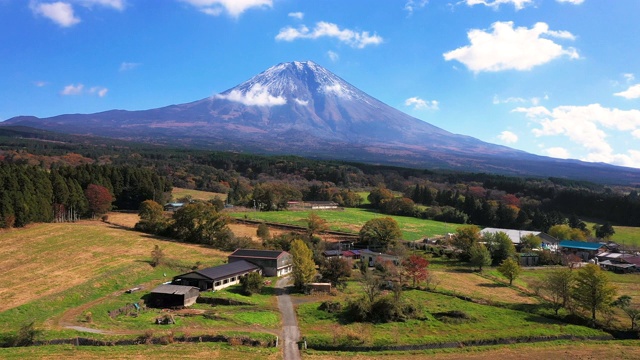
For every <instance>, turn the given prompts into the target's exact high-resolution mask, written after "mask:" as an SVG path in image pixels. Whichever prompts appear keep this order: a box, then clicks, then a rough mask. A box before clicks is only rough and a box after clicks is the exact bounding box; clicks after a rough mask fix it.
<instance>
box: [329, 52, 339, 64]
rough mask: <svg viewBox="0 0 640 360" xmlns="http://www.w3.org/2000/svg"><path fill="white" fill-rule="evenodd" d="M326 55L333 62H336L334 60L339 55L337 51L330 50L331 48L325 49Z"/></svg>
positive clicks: (337, 58) (336, 59)
mask: <svg viewBox="0 0 640 360" xmlns="http://www.w3.org/2000/svg"><path fill="white" fill-rule="evenodd" d="M327 56H328V57H329V59H331V61H333V62H336V61H338V60H340V55H338V53H337V52H335V51H331V50H329V51H327Z"/></svg>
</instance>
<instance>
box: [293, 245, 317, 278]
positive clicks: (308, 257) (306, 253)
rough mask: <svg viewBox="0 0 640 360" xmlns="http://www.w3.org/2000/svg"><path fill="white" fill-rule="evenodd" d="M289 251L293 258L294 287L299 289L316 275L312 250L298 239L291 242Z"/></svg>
mask: <svg viewBox="0 0 640 360" xmlns="http://www.w3.org/2000/svg"><path fill="white" fill-rule="evenodd" d="M289 252H290V253H291V257H292V260H293V284H294V286H295V287H296V289H298V290H301V289H302V288H303V287H304V285H305V284H307V283H310V282H311V281H313V278H314V277H315V275H316V264H315V263H314V262H313V252H312V251H311V249H309V247H308V246H307V244H305V243H304V241H302V240H300V239H297V240H294V241H293V242H292V243H291V251H289Z"/></svg>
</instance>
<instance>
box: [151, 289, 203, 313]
mask: <svg viewBox="0 0 640 360" xmlns="http://www.w3.org/2000/svg"><path fill="white" fill-rule="evenodd" d="M198 295H200V290H198V288H197V287H193V286H183V285H171V284H162V285H160V286H158V287H157V288H155V289H153V290H151V293H150V294H149V300H147V304H148V305H149V306H151V307H179V306H191V305H193V304H195V302H196V299H197V298H198Z"/></svg>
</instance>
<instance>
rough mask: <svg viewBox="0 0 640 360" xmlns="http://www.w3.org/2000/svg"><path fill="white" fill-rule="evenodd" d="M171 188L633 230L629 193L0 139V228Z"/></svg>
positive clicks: (634, 189)
mask: <svg viewBox="0 0 640 360" xmlns="http://www.w3.org/2000/svg"><path fill="white" fill-rule="evenodd" d="M172 186H176V187H181V188H187V189H198V190H205V191H212V192H218V193H226V194H228V199H227V202H228V203H229V204H232V205H235V206H245V207H248V208H256V209H258V208H259V209H260V210H263V211H277V210H284V209H286V208H287V206H288V202H290V201H296V200H306V201H334V202H337V203H338V204H339V205H341V206H344V207H357V206H368V207H371V208H374V209H376V210H378V211H379V212H381V213H384V214H392V215H404V216H414V217H418V218H424V219H434V220H439V221H446V222H451V223H460V224H465V223H470V224H476V225H479V226H490V227H500V228H513V229H523V230H525V229H526V230H539V231H547V230H548V229H549V228H550V227H552V226H554V225H559V224H563V225H569V226H570V227H572V228H575V229H580V230H581V233H582V234H583V235H582V236H583V237H584V236H591V235H592V234H591V229H587V228H586V225H585V223H584V222H583V220H582V219H589V220H590V221H595V222H598V223H600V224H604V225H606V226H607V227H610V226H611V224H614V225H621V226H640V196H639V194H638V188H639V185H638V184H598V183H593V182H586V181H580V180H572V179H564V178H535V177H528V178H522V177H512V176H503V175H496V174H477V173H463V172H452V171H444V170H437V169H412V168H398V167H390V166H379V165H372V164H359V163H348V162H340V161H327V160H318V159H305V158H300V157H294V156H260V155H249V154H241V153H231V152H210V151H205V150H193V149H180V148H167V147H161V146H152V145H141V144H135V143H130V142H125V141H119V140H107V139H101V138H89V137H81V136H73V135H62V134H55V133H50V132H44V131H40V130H33V129H29V128H19V127H15V128H11V127H5V128H1V129H0V199H1V202H0V227H14V226H15V227H21V226H25V225H27V224H29V223H32V222H51V221H66V220H69V219H71V220H73V219H75V218H77V217H91V216H98V215H100V214H101V213H104V212H106V211H107V210H110V209H117V210H138V209H139V207H140V204H141V203H142V202H143V201H144V200H154V201H155V202H158V203H160V204H162V203H165V202H167V201H170V200H171V198H170V190H171V188H172ZM364 191H366V192H368V193H369V195H368V196H367V199H365V198H364V197H363V195H362V193H363V192H364ZM105 203H106V205H105ZM595 230H597V229H595ZM577 237H578V238H579V237H580V235H578V236H577Z"/></svg>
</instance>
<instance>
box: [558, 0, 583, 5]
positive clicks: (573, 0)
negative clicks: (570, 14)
mask: <svg viewBox="0 0 640 360" xmlns="http://www.w3.org/2000/svg"><path fill="white" fill-rule="evenodd" d="M556 1H557V2H559V3H569V4H573V5H580V4H582V3H583V2H584V0H556Z"/></svg>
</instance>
